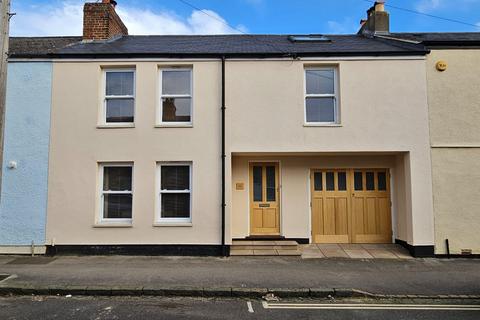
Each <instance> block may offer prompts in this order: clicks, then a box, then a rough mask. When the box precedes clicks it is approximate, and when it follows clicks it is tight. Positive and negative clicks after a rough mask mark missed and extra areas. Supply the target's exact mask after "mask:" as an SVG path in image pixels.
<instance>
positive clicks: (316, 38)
mask: <svg viewBox="0 0 480 320" xmlns="http://www.w3.org/2000/svg"><path fill="white" fill-rule="evenodd" d="M288 40H290V41H292V42H330V41H331V40H330V39H329V38H327V37H325V36H324V35H321V34H307V35H292V36H289V37H288Z"/></svg>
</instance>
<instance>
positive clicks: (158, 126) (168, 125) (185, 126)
mask: <svg viewBox="0 0 480 320" xmlns="http://www.w3.org/2000/svg"><path fill="white" fill-rule="evenodd" d="M155 128H193V124H191V123H190V124H188V123H185V124H182V123H176V124H173V123H172V124H166V123H164V124H156V125H155Z"/></svg>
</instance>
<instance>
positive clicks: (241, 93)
mask: <svg viewBox="0 0 480 320" xmlns="http://www.w3.org/2000/svg"><path fill="white" fill-rule="evenodd" d="M332 65H334V66H337V67H338V77H339V91H340V94H339V98H340V101H339V103H340V117H341V123H340V125H337V126H328V127H308V126H304V69H305V67H308V66H332ZM425 65H426V62H425V60H424V59H422V58H418V59H401V58H398V59H358V60H342V61H321V60H319V61H301V60H295V61H263V60H262V61H229V62H227V74H226V89H227V115H228V127H229V128H230V129H229V132H228V135H229V137H228V138H229V141H230V142H229V149H228V151H229V153H231V154H236V153H238V154H242V153H252V154H253V153H262V152H263V153H268V152H271V153H279V152H285V153H288V152H317V153H321V152H336V153H340V152H402V153H405V154H407V155H408V157H407V156H405V157H404V158H403V159H401V161H402V162H403V163H404V169H403V170H405V172H403V174H404V176H405V177H407V178H408V180H406V181H408V183H407V185H406V186H405V188H406V193H405V201H406V203H405V206H406V208H405V210H406V212H408V213H409V214H410V216H409V217H406V218H405V219H404V222H403V223H404V225H400V226H399V232H400V233H401V234H402V235H403V236H404V238H403V239H402V240H406V241H408V243H410V244H412V245H433V243H434V230H433V224H434V222H433V200H432V179H431V158H430V140H429V127H428V125H429V124H428V110H427V85H426V77H425V73H426V70H425ZM235 223H236V222H235V221H232V227H233V226H235ZM292 223H298V222H296V221H293V222H292Z"/></svg>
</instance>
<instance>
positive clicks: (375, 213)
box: [352, 170, 392, 243]
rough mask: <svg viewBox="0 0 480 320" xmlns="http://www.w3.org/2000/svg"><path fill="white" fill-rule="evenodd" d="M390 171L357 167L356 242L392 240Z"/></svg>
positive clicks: (354, 190)
mask: <svg viewBox="0 0 480 320" xmlns="http://www.w3.org/2000/svg"><path fill="white" fill-rule="evenodd" d="M389 180H390V179H389V174H388V172H387V171H386V170H354V171H353V183H352V219H353V221H352V223H353V224H352V225H353V230H352V235H353V239H352V242H355V243H389V242H392V221H391V211H390V210H391V204H390V181H389Z"/></svg>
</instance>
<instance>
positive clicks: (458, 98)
mask: <svg viewBox="0 0 480 320" xmlns="http://www.w3.org/2000/svg"><path fill="white" fill-rule="evenodd" d="M438 61H445V62H447V66H448V67H447V70H446V71H443V72H440V71H438V70H437V69H436V66H435V65H436V63H437V62H438ZM479 63H480V50H478V49H468V48H461V49H445V50H441V49H435V48H433V49H432V51H431V53H430V54H429V55H428V56H427V79H428V81H427V82H428V100H429V114H430V137H431V144H432V176H433V199H434V212H435V253H436V254H445V253H446V252H447V250H446V242H445V240H446V239H448V240H449V244H450V253H452V254H461V253H462V249H464V250H471V252H472V253H473V254H480V234H479V232H478V227H479V224H478V221H479V216H478V212H479V210H478V208H479V207H480V198H479V196H478V195H479V193H480V187H479V186H480V184H479V179H480V173H479V172H480V161H479V160H478V159H480V126H479V125H478V124H479V122H480V111H479V101H480V92H479V90H478V85H475V84H477V83H478V72H479V71H480V66H479Z"/></svg>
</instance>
